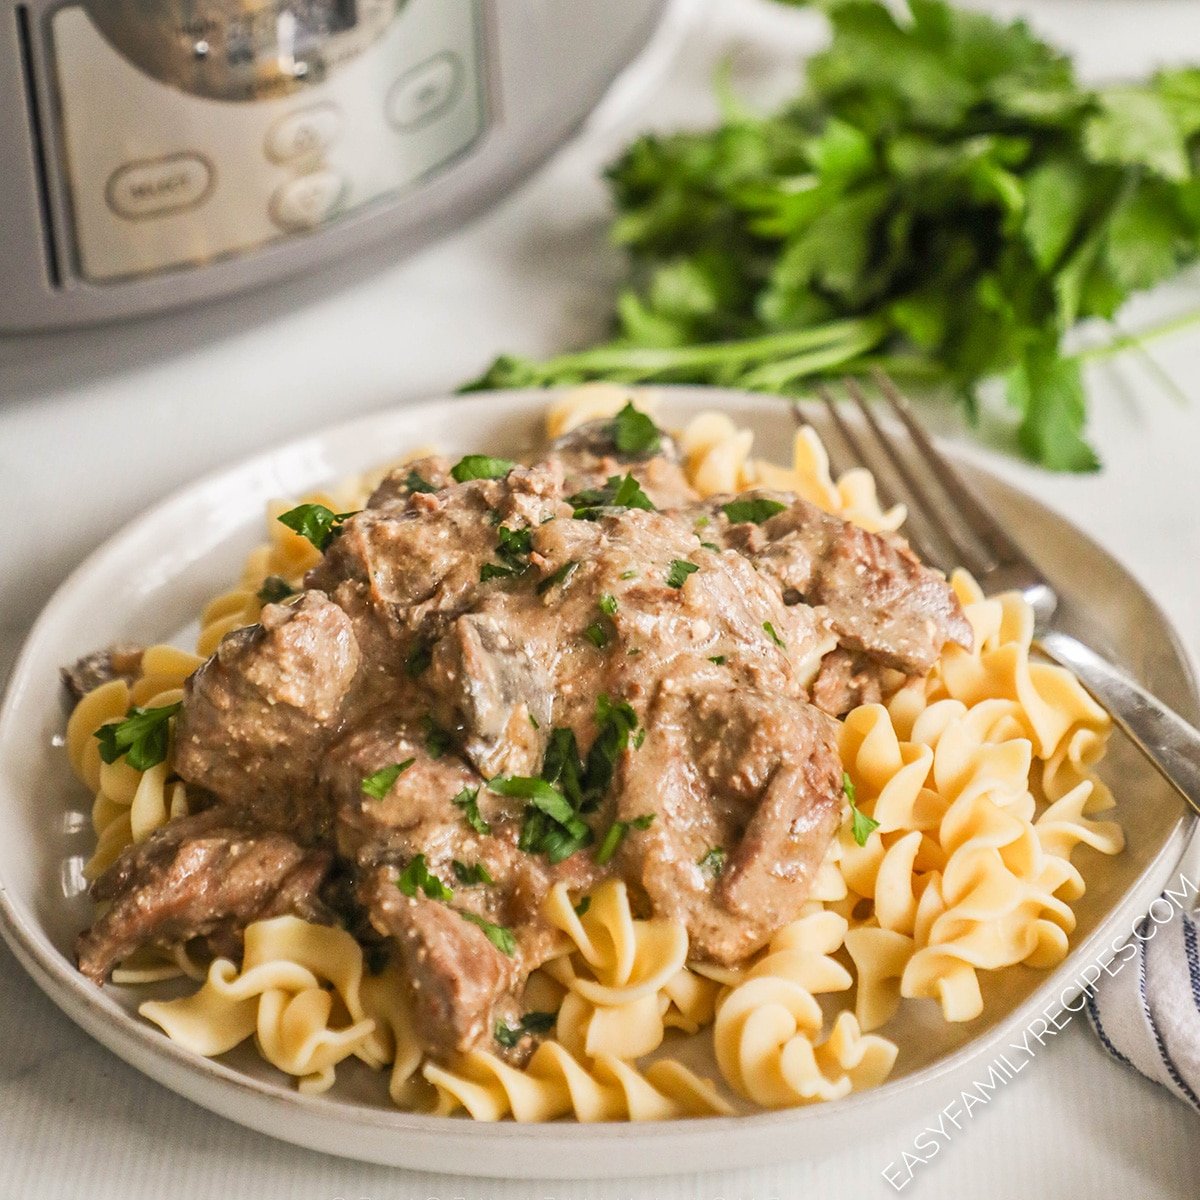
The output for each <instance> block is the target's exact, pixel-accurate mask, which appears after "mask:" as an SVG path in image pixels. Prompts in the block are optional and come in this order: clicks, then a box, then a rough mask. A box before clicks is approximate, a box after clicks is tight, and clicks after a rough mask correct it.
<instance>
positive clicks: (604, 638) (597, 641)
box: [583, 621, 608, 650]
mask: <svg viewBox="0 0 1200 1200" xmlns="http://www.w3.org/2000/svg"><path fill="white" fill-rule="evenodd" d="M583 636H584V637H585V638H587V640H588V641H589V642H591V643H592V645H593V646H595V647H596V649H597V650H603V649H604V647H605V646H607V645H608V631H607V630H606V629H605V628H604V626H603V625H601V624H600V622H599V621H593V622H592V623H591V624H590V625H589V626H588V627H587V628H586V629H585V630H584V631H583Z"/></svg>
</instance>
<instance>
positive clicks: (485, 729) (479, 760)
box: [422, 612, 554, 779]
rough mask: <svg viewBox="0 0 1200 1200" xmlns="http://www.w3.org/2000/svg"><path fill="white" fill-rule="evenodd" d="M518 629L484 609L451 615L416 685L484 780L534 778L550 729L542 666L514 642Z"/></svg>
mask: <svg viewBox="0 0 1200 1200" xmlns="http://www.w3.org/2000/svg"><path fill="white" fill-rule="evenodd" d="M522 634H523V626H522V625H520V624H515V623H514V624H512V632H510V631H509V622H506V621H503V620H502V619H501V617H500V616H499V615H498V614H495V613H491V612H475V613H468V614H466V615H465V616H461V617H459V618H458V619H457V620H456V621H455V622H454V624H453V625H451V627H450V629H449V631H448V632H447V633H446V634H445V635H444V636H443V637H442V639H441V640H440V641H439V642H438V643H437V645H436V646H435V648H434V650H433V656H432V666H431V670H430V672H429V674H428V675H427V676H426V677H425V678H424V679H423V680H422V683H423V685H424V686H425V687H427V688H428V689H429V690H430V691H431V692H432V693H433V694H434V695H435V696H438V697H439V699H440V701H441V703H440V704H439V706H438V710H437V717H438V719H439V720H440V722H441V723H442V724H443V725H445V726H449V727H453V728H456V729H461V730H462V731H463V752H464V754H466V756H467V757H468V758H469V759H470V760H471V762H472V763H474V764H475V767H476V768H477V769H478V771H479V773H480V774H481V775H483V776H484V778H486V779H491V778H492V777H493V776H495V775H535V774H537V772H538V770H539V769H540V768H541V763H542V755H543V753H544V752H545V748H546V739H547V737H548V731H549V729H550V720H551V716H552V706H553V703H554V686H553V680H552V679H551V677H550V673H549V671H548V670H547V667H546V663H545V662H544V661H542V660H541V659H540V658H538V657H536V656H535V655H533V654H531V653H530V652H529V650H528V649H527V648H526V646H525V645H524V643H523V642H522V641H521V640H520V639H521V638H522Z"/></svg>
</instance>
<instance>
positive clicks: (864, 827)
mask: <svg viewBox="0 0 1200 1200" xmlns="http://www.w3.org/2000/svg"><path fill="white" fill-rule="evenodd" d="M842 791H843V792H844V793H845V794H846V799H847V800H848V801H849V802H850V832H851V833H852V834H853V835H854V840H855V841H856V842H857V843H858V844H859V845H860V846H865V845H866V844H867V838H869V837H870V836H871V834H872V833H874V832H875V830H876V829H878V828H879V822H878V821H876V820H875V819H874V818H873V817H868V816H867V814H866V813H864V812H860V811H859V808H858V793H857V792H856V791H855V788H854V781H853V780H852V779H851V778H850V775H849V773H848V772H846V771H843V772H842Z"/></svg>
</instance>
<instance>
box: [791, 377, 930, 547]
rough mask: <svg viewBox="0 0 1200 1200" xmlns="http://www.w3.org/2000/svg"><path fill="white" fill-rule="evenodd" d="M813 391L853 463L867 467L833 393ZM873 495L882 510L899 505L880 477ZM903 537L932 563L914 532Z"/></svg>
mask: <svg viewBox="0 0 1200 1200" xmlns="http://www.w3.org/2000/svg"><path fill="white" fill-rule="evenodd" d="M814 391H815V392H816V394H817V398H818V399H819V400H820V401H821V403H822V404H823V405H824V406H825V411H826V412H828V413H829V419H830V420H831V421H832V422H833V425H834V428H835V429H836V430H837V432H838V435H839V436H840V437H841V439H842V441H843V442H845V443H846V446H847V448H848V449H849V451H850V456H851V458H852V459H853V460H854V463H856V464H857V465H858V466H861V467H865V466H866V465H867V459H866V455H865V454H864V453H863V446H862V442H860V441H859V440H858V435H857V434H856V433H855V432H854V431H853V430H852V429H851V428H850V426H849V425H848V424H847V422H846V420H845V418H844V417H843V416H842V414H841V413H840V412H839V411H838V406H837V401H836V400H834V398H833V393H832V392H830V390H829V389H828V388H827V387H826V386H825V385H824V384H818V385H817V387H816V388H815V389H814ZM796 412H797V414H798V415H799V406H797V408H796ZM810 424H811V422H810ZM826 450H827V451H828V447H826ZM837 474H839V475H840V474H841V471H838V472H837ZM875 494H876V496H877V497H878V498H879V500H880V501H881V502H882V504H883V506H884V508H895V507H896V505H897V504H900V503H901V501H900V499H899V498H898V497H897V495H896V493H895V492H894V491H892V489H891V488H890V487H889V486H888V483H887V480H885V479H884V478H882V476H876V477H875ZM906 507H907V506H906ZM905 537H906V538H907V539H908V541H909V544H910V545H911V546H912V548H913V549H914V550H915V551H916V552H917V554H918V555H919V556H920V557H921V558H923V559H924V560H925V561H926V562H930V561H932V557H931V555H930V553H929V550H928V548H927V547H926V546H925V544H924V543H923V542H922V540H921V538H920V537H919V536H918V535H917V533H916V531H915V530H912V529H906V530H905Z"/></svg>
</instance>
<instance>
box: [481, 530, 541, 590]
mask: <svg viewBox="0 0 1200 1200" xmlns="http://www.w3.org/2000/svg"><path fill="white" fill-rule="evenodd" d="M532 536H533V533H532V530H529V529H510V528H509V527H508V526H507V525H501V526H500V528H499V529H497V530H496V557H497V558H499V559H500V560H501V563H502V565H497V564H496V563H484V564H483V566H482V567H481V568H480V569H479V582H480V583H487V581H488V580H489V579H513V578H515V577H516V576H518V575H521V574H524V572H525V571H526V570H528V569H529V549H530V539H531V538H532Z"/></svg>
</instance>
